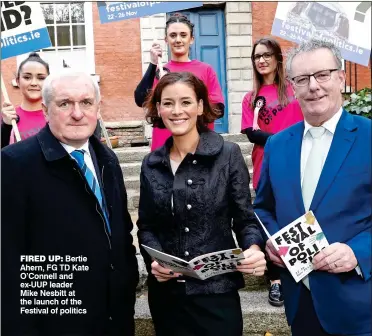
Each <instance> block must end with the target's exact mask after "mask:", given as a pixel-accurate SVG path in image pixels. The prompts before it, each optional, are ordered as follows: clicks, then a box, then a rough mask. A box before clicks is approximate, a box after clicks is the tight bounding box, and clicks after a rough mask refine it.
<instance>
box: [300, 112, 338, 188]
mask: <svg viewBox="0 0 372 336" xmlns="http://www.w3.org/2000/svg"><path fill="white" fill-rule="evenodd" d="M341 114H342V107H341V108H340V110H339V111H338V112H337V113H336V114H335V115H334V116H333V117H332V118H331V119H329V120H327V121H326V122H325V123H324V124H323V125H322V126H323V127H324V128H325V129H326V130H325V132H324V134H323V135H322V137H321V139H320V141H321V142H322V149H323V152H322V154H321V155H322V168H323V166H324V163H325V160H326V158H327V155H328V152H329V149H330V148H331V144H332V140H333V135H334V134H335V131H336V127H337V124H338V121H339V120H340V118H341ZM304 124H305V129H304V135H303V138H302V147H301V187H302V182H303V180H304V172H305V167H306V162H307V158H308V157H309V154H310V151H311V145H312V137H311V134H310V132H309V129H310V128H311V127H313V126H311V125H310V124H309V123H308V122H306V120H304Z"/></svg>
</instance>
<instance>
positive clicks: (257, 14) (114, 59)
mask: <svg viewBox="0 0 372 336" xmlns="http://www.w3.org/2000/svg"><path fill="white" fill-rule="evenodd" d="M276 7H277V2H252V34H253V41H255V40H256V39H257V38H259V37H261V36H265V35H269V34H270V32H271V25H272V22H273V19H274V16H275V11H276ZM92 8H93V31H94V54H95V66H96V74H98V75H99V76H100V86H101V93H102V100H103V102H102V109H101V112H102V116H103V119H104V120H105V121H124V120H143V117H144V114H143V110H142V109H141V108H138V107H137V106H136V104H135V102H134V98H133V92H134V89H135V87H136V85H137V83H138V82H139V80H140V79H141V77H142V59H141V36H140V20H139V19H132V20H124V21H119V22H113V23H107V24H101V23H100V21H99V17H98V9H97V6H96V4H95V3H93V6H92ZM278 41H279V42H280V43H281V45H282V47H283V49H284V50H287V49H288V48H289V47H291V46H292V45H293V43H291V42H289V41H285V40H282V39H280V38H278ZM15 71H16V57H13V58H10V59H7V60H5V61H1V73H2V75H3V78H4V81H5V83H6V87H7V90H8V93H9V96H10V99H11V101H12V102H13V104H15V105H18V104H19V103H20V99H21V97H20V94H19V90H18V88H13V87H12V85H11V80H12V79H13V78H15V77H14V74H15ZM346 71H347V75H348V77H349V71H348V68H347V69H346ZM352 78H353V79H352V83H351V84H352V86H354V64H353V65H352ZM357 78H358V83H357V89H361V88H364V87H366V86H368V87H371V64H370V65H369V67H363V66H359V65H358V66H357ZM348 85H349V82H348Z"/></svg>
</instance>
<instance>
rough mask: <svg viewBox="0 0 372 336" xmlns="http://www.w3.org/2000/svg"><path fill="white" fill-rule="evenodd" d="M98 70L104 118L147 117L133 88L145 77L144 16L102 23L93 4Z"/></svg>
mask: <svg viewBox="0 0 372 336" xmlns="http://www.w3.org/2000/svg"><path fill="white" fill-rule="evenodd" d="M92 7H93V30H94V48H95V63H96V74H98V75H100V79H101V82H100V87H101V93H102V110H101V112H102V118H103V120H105V121H119V120H122V121H124V120H143V111H142V109H141V108H139V107H137V106H136V104H135V102H134V96H133V92H134V90H135V88H136V86H137V84H138V82H139V81H140V80H141V78H142V64H141V36H140V33H139V31H140V20H139V19H131V20H124V21H119V22H113V23H106V24H101V23H100V21H99V16H98V9H97V6H96V5H95V4H94V5H93V6H92Z"/></svg>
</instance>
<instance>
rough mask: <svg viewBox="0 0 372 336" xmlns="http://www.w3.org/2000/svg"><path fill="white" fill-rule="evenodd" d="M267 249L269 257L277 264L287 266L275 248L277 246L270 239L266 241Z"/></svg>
mask: <svg viewBox="0 0 372 336" xmlns="http://www.w3.org/2000/svg"><path fill="white" fill-rule="evenodd" d="M265 251H266V253H267V255H268V257H269V259H270V260H271V261H272V262H273V263H274V265H275V266H278V267H282V268H285V267H286V266H285V264H284V261H283V260H282V258H281V257H280V256H279V254H278V251H277V250H275V247H274V245H273V243H272V242H271V240H270V239H268V240H267V241H266V248H265Z"/></svg>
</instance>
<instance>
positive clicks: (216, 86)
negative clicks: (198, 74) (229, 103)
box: [207, 66, 224, 104]
mask: <svg viewBox="0 0 372 336" xmlns="http://www.w3.org/2000/svg"><path fill="white" fill-rule="evenodd" d="M207 71H208V77H207V78H208V81H207V89H208V95H209V99H210V101H211V102H212V103H214V104H217V103H222V104H224V99H223V95H222V90H221V86H220V83H219V82H218V78H217V75H216V73H215V71H214V70H213V68H212V67H210V66H209V67H208V69H207Z"/></svg>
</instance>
